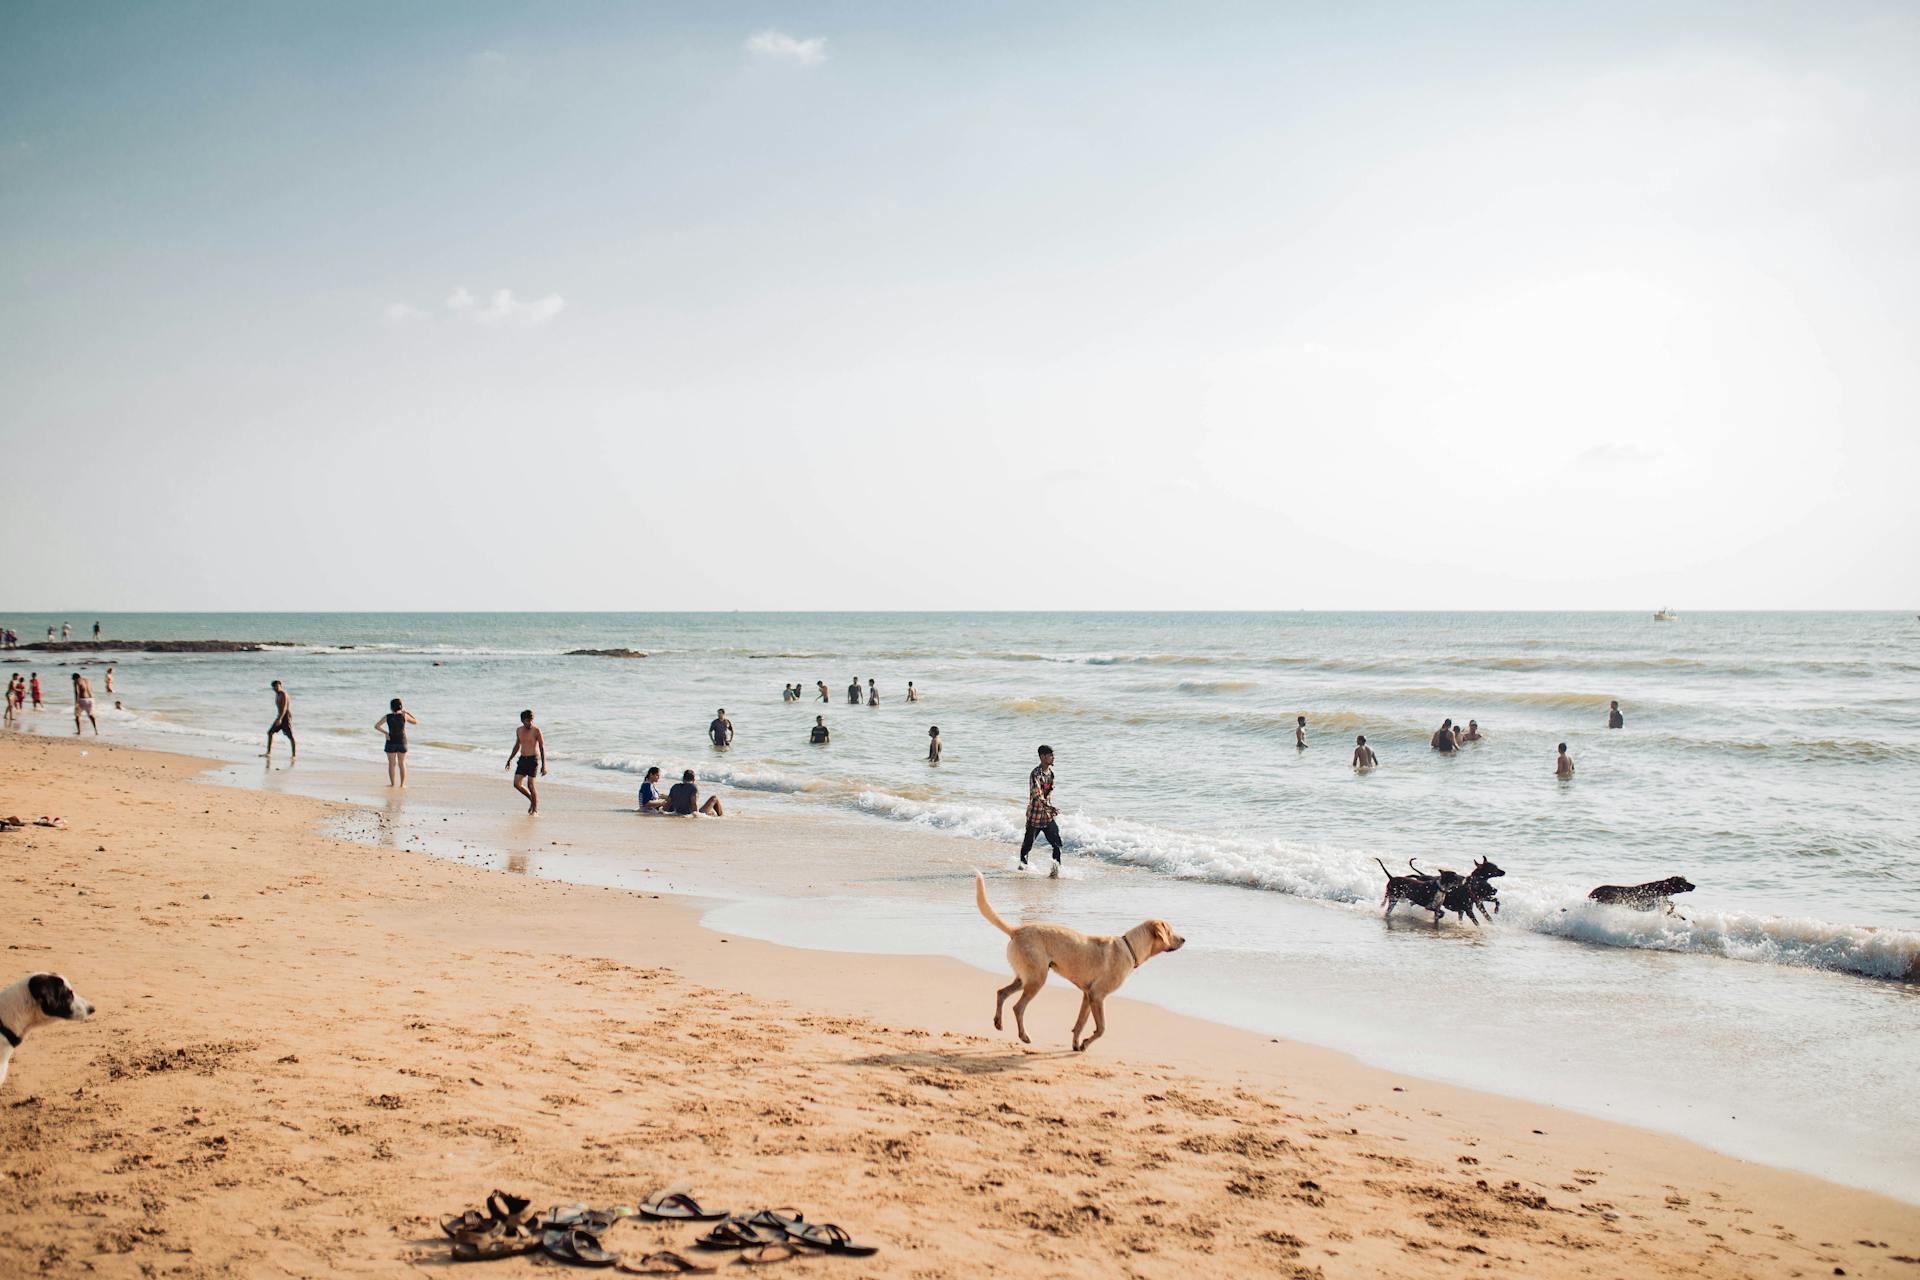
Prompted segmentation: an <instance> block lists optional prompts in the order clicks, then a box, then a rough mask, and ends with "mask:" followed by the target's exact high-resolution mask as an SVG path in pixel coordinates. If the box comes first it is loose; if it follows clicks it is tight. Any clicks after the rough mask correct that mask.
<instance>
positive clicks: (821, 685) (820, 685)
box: [813, 680, 833, 702]
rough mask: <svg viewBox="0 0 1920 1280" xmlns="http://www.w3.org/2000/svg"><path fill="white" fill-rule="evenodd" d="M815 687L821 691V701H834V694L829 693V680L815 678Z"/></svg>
mask: <svg viewBox="0 0 1920 1280" xmlns="http://www.w3.org/2000/svg"><path fill="white" fill-rule="evenodd" d="M813 687H814V688H816V689H818V690H819V691H820V701H822V702H832V701H833V698H832V696H831V695H829V694H828V693H827V682H826V681H825V680H815V681H814V682H813Z"/></svg>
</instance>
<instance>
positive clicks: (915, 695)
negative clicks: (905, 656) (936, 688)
mask: <svg viewBox="0 0 1920 1280" xmlns="http://www.w3.org/2000/svg"><path fill="white" fill-rule="evenodd" d="M907 701H908V702H918V701H920V694H919V692H918V691H917V690H916V689H915V688H914V687H913V681H911V680H909V681H907Z"/></svg>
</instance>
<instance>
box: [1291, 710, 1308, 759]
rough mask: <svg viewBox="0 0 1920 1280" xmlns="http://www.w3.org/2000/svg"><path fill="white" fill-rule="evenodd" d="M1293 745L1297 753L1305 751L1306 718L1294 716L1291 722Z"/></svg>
mask: <svg viewBox="0 0 1920 1280" xmlns="http://www.w3.org/2000/svg"><path fill="white" fill-rule="evenodd" d="M1293 745H1294V749H1295V750H1297V751H1305V750H1306V749H1307V718H1306V717H1305V716H1296V717H1295V718H1294V721H1293Z"/></svg>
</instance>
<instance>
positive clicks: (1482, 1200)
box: [0, 735, 1920, 1277]
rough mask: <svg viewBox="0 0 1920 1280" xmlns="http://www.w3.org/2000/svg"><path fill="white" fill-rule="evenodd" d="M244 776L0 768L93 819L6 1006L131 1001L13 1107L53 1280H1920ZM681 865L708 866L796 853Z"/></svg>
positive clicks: (1806, 1233) (1711, 1195) (42, 869)
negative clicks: (526, 1224) (702, 1245)
mask: <svg viewBox="0 0 1920 1280" xmlns="http://www.w3.org/2000/svg"><path fill="white" fill-rule="evenodd" d="M82 751H84V752H86V754H85V755H84V756H83V755H82V754H81V752H82ZM207 767H208V765H207V763H206V762H204V761H197V760H190V759H185V758H181V757H173V756H164V755H158V754H153V753H145V752H138V751H132V750H124V749H119V748H115V747H112V746H108V745H103V744H101V743H100V742H98V741H96V740H93V739H91V738H89V739H88V740H86V741H84V742H79V743H76V742H73V741H63V740H59V739H56V738H53V737H51V736H48V737H37V736H21V735H8V736H5V737H0V778H4V780H5V786H4V791H3V792H0V794H3V795H4V796H5V799H4V800H3V801H0V809H5V810H6V811H8V812H11V813H18V814H19V815H20V816H22V817H28V818H31V817H34V816H37V815H39V814H42V813H57V814H63V815H64V816H65V817H66V818H67V820H68V823H69V826H68V828H67V829H66V830H58V831H56V830H48V829H44V828H34V827H29V828H27V829H26V830H24V831H14V832H9V833H6V834H4V835H0V851H4V854H5V856H6V859H7V867H8V875H9V879H10V892H9V893H8V894H7V895H6V900H5V904H4V907H0V938H3V939H4V940H5V941H6V943H7V946H8V948H9V950H10V952H11V953H12V959H13V968H14V970H15V973H14V974H12V975H7V976H8V979H9V980H10V979H11V977H13V976H18V975H19V974H22V973H26V972H29V971H31V970H33V969H39V968H45V969H53V970H57V971H60V972H63V973H65V974H66V975H67V976H68V977H69V978H70V979H71V980H72V981H73V982H74V984H75V986H76V987H77V988H79V989H80V990H81V992H82V993H83V994H85V995H86V996H88V997H89V998H90V999H92V1000H93V1001H95V1002H96V1004H98V1005H99V1006H100V1013H99V1015H98V1016H97V1018H96V1019H95V1020H93V1021H91V1022H89V1023H86V1024H82V1025H78V1026H65V1027H46V1028H41V1029H38V1030H36V1031H34V1032H33V1033H32V1034H31V1035H30V1037H29V1038H28V1040H27V1042H26V1044H25V1045H24V1046H23V1047H22V1049H21V1050H20V1051H19V1052H17V1053H16V1055H15V1058H14V1063H13V1071H12V1075H11V1076H10V1078H9V1079H8V1081H7V1083H6V1085H5V1086H4V1087H3V1088H0V1172H4V1175H5V1179H6V1181H5V1185H6V1188H7V1202H6V1207H5V1208H4V1209H0V1250H4V1251H5V1256H8V1257H10V1258H13V1259H16V1260H19V1265H20V1269H21V1270H23V1271H32V1270H34V1269H38V1270H41V1271H44V1272H47V1273H49V1274H74V1273H79V1272H82V1271H85V1270H91V1271H92V1272H94V1273H96V1274H102V1275H109V1276H118V1275H126V1276H134V1275H179V1276H224V1275H233V1276H255V1275H275V1274H285V1275H299V1276H306V1275H330V1274H366V1275H391V1274H393V1273H394V1272H395V1271H397V1270H399V1269H401V1268H402V1267H403V1266H407V1265H412V1266H417V1267H422V1268H430V1267H438V1266H439V1265H441V1263H442V1262H443V1261H444V1259H445V1257H446V1248H445V1245H444V1242H443V1241H442V1240H441V1239H440V1237H439V1233H438V1231H437V1230H436V1228H435V1225H434V1224H435V1222H436V1221H437V1219H438V1218H439V1217H440V1216H441V1215H444V1214H450V1213H453V1212H455V1211H457V1210H458V1209H460V1208H463V1207H465V1206H467V1205H468V1204H471V1203H476V1202H477V1201H478V1199H479V1197H481V1196H482V1195H484V1194H485V1193H486V1192H487V1191H488V1190H489V1189H491V1188H493V1187H495V1186H503V1187H507V1188H510V1189H518V1190H520V1191H521V1192H522V1193H523V1194H527V1195H530V1196H533V1197H534V1198H535V1199H536V1201H537V1202H539V1203H542V1204H547V1203H554V1202H561V1201H569V1200H573V1199H586V1200H589V1201H594V1202H612V1201H637V1200H638V1199H640V1198H641V1197H643V1196H644V1195H646V1194H647V1193H648V1192H649V1191H651V1190H653V1189H654V1188H656V1187H659V1186H661V1185H665V1184H669V1183H678V1182H686V1183H691V1184H692V1185H693V1186H694V1187H695V1188H696V1190H697V1192H698V1193H699V1194H700V1195H701V1197H702V1198H703V1199H705V1200H708V1201H709V1202H712V1203H717V1204H720V1205H726V1206H732V1207H735V1208H752V1207H757V1206H760V1205H763V1204H775V1205H779V1204H792V1205H797V1206H799V1207H801V1208H803V1209H805V1210H806V1211H807V1215H808V1217H809V1218H813V1219H817V1220H828V1221H835V1222H839V1223H841V1224H842V1225H844V1226H846V1227H847V1228H849V1229H850V1230H851V1231H852V1232H853V1233H854V1234H855V1236H856V1237H858V1238H860V1239H863V1240H869V1241H871V1242H873V1243H877V1244H880V1245H881V1246H882V1252H881V1253H880V1254H879V1255H878V1256H876V1257H874V1258H871V1259H865V1260H862V1259H853V1258H812V1259H807V1260H803V1261H801V1262H797V1263H793V1264H789V1265H790V1267H791V1269H792V1270H793V1271H794V1272H795V1273H796V1274H797V1273H799V1272H801V1271H805V1272H807V1273H817V1274H825V1273H827V1272H833V1273H836V1274H845V1275H849V1276H852V1275H860V1276H891V1275H915V1276H961V1275H967V1276H974V1275H981V1274H996V1275H1009V1276H1058V1275H1084V1276H1111V1275H1139V1276H1174V1275H1182V1276H1186V1275H1239V1274H1260V1275H1283V1276H1284V1275H1295V1276H1311V1275H1326V1276H1341V1275H1393V1276H1422V1275H1443V1274H1459V1273H1462V1272H1463V1271H1472V1272H1475V1273H1478V1274H1491V1275H1519V1274H1526V1275H1530V1276H1542V1275H1544V1276H1560V1275H1567V1276H1574V1275H1606V1276H1617V1275H1631V1276H1665V1275H1676V1276H1677V1275H1681V1274H1689V1275H1706V1276H1729V1277H1731V1276H1751V1275H1781V1276H1792V1275H1805V1276H1816V1275H1817V1276H1827V1275H1833V1274H1835V1273H1836V1271H1835V1269H1836V1268H1839V1269H1841V1270H1842V1271H1844V1273H1845V1274H1847V1275H1853V1276H1863V1275H1864V1276H1920V1262H1915V1261H1913V1259H1915V1258H1920V1209H1915V1208H1914V1207H1913V1206H1910V1205H1906V1204H1902V1203H1900V1202H1898V1201H1894V1200H1891V1199H1887V1198H1885V1197H1881V1196H1876V1195H1873V1194H1871V1193H1868V1192H1862V1191H1855V1190H1850V1189H1847V1188H1843V1187H1840V1186H1837V1185H1834V1184H1831V1183H1826V1182H1822V1181H1820V1180H1818V1179H1815V1178H1811V1177H1807V1176H1804V1175H1800V1174H1795V1173H1790V1172H1784V1171H1780V1170H1775V1169H1770V1168H1766V1167H1762V1166H1759V1165H1754V1164H1750V1163H1745V1162H1741V1161H1737V1160H1734V1159H1731V1158H1728V1157H1725V1156H1721V1155H1717V1154H1715V1153H1712V1152H1710V1151H1707V1150H1705V1149H1703V1148H1700V1147H1697V1146H1694V1145H1692V1144H1690V1143H1687V1142H1685V1141H1682V1140H1679V1139H1675V1138H1670V1137H1665V1136H1661V1135H1655V1134H1649V1133H1645V1132H1642V1131H1639V1130H1636V1129H1632V1128H1629V1127H1626V1126H1621V1125H1615V1124H1610V1123H1607V1122H1604V1121H1599V1120H1593V1119H1588V1118H1585V1117H1581V1116H1578V1115H1574V1114H1572V1113H1569V1112H1565V1111H1560V1110H1556V1109H1553V1108H1550V1107H1542V1106H1538V1105H1535V1104H1529V1103H1521V1102H1514V1101H1511V1100H1507V1099H1503V1098H1499V1097H1495V1096H1492V1095H1485V1094H1478V1093H1474V1092H1471V1091H1467V1090H1461V1089H1456V1088H1450V1087H1447V1086H1442V1085H1437V1084H1432V1083H1428V1082H1425V1081H1421V1080H1418V1079H1413V1078H1409V1077H1401V1076H1397V1075H1394V1074H1391V1073H1388V1072H1383V1071H1378V1070H1374V1069H1371V1068H1367V1067H1364V1066H1361V1065H1359V1064H1357V1063H1355V1062H1353V1061H1352V1060H1351V1059H1348V1058H1345V1057H1343V1056H1342V1055H1339V1054H1335V1053H1331V1052H1328V1051H1324V1050H1319V1049H1315V1048H1312V1047H1310V1046H1302V1045H1295V1044H1289V1043H1285V1042H1280V1041H1274V1040H1270V1039H1268V1038H1266V1037H1262V1036H1257V1035H1252V1034H1248V1033H1245V1032H1239V1031H1234V1030H1231V1029H1227V1028H1223V1027H1218V1026H1215V1025H1213V1024H1210V1023H1206V1022H1203V1021H1199V1020H1195V1019H1190V1018H1185V1017H1181V1016H1179V1015H1176V1014H1172V1013H1169V1012H1166V1011H1164V1010H1160V1009H1157V1008H1154V1007H1152V1006H1148V1005H1144V1004H1139V1003H1134V1002H1130V1001H1127V1000H1125V999H1117V1000H1114V1001H1112V1002H1110V1003H1109V1031H1108V1035H1107V1037H1106V1038H1105V1039H1104V1040H1102V1041H1101V1042H1100V1043H1099V1044H1098V1045H1097V1046H1095V1048H1094V1049H1093V1050H1092V1051H1091V1052H1090V1053H1088V1054H1084V1055H1074V1054H1071V1053H1068V1052H1066V1051H1065V1047H1066V1032H1067V1027H1068V1025H1069V1024H1070V1022H1071V1020H1072V1016H1073V1012H1074V1008H1075V1003H1076V1001H1075V997H1074V995H1073V994H1072V993H1071V992H1070V991H1068V990H1066V989H1064V988H1058V987H1055V988H1050V989H1049V990H1048V991H1047V992H1046V993H1045V994H1044V995H1042V996H1041V998H1040V999H1039V1000H1038V1001H1036V1002H1035V1005H1034V1007H1033V1009H1032V1010H1031V1011H1030V1013H1029V1025H1030V1027H1031V1029H1032V1030H1033V1032H1034V1034H1035V1044H1034V1045H1033V1046H1032V1047H1031V1048H1028V1047H1023V1046H1021V1045H1019V1044H1018V1043H1017V1042H1015V1041H1013V1040H1012V1039H1011V1037H1010V1036H1003V1035H998V1034H995V1033H993V1032H992V1029H991V1025H990V1022H989V1015H990V1010H991V1001H992V991H993V987H994V986H995V985H996V983H995V979H994V978H992V977H991V976H988V975H984V974H982V973H981V972H979V971H978V970H976V969H973V968H970V967H968V966H966V965H963V964H961V963H959V962H957V961H947V960H939V959H927V958H911V957H909V958H900V957H876V956H872V955H851V954H842V953H834V952H816V951H797V950H793V949H788V948H781V947H776V946H773V945H770V944H766V943H760V942H755V941H752V940H749V939H744V938H728V937H726V936H724V935H720V934H716V933H713V932H711V931H709V930H706V929H703V928H701V927H700V926H699V924H698V908H699V905H700V904H698V903H696V902H693V901H690V900H685V899H676V898H673V897H671V896H661V897H655V896H652V895H650V894H645V893H635V892H629V891H624V890H617V889H604V888H592V887H585V886H578V885H568V884H565V883H560V882H555V881H546V880H539V879H531V878H526V877H518V876H510V875H504V874H500V873H498V872H493V871H487V870H482V869H477V868H474V867H470V866H462V865H459V864H456V863H451V862H447V861H443V860H436V859H431V858H428V857H426V856H424V855H422V854H418V853H412V852H407V851H404V850H394V849H382V848H368V847H366V846H362V845H356V844H348V843H344V842H340V841H336V840H330V839H327V838H325V837H324V836H322V835H321V834H319V831H320V829H321V827H322V825H323V824H325V823H326V822H328V821H330V820H331V821H334V822H339V821H341V820H343V819H344V818H346V817H348V816H349V815H348V813H347V811H346V810H345V808H344V807H343V806H340V805H327V804H323V803H321V802H318V801H312V800H307V799H303V798H298V797H292V796H288V795H285V794H275V793H271V792H261V791H245V790H238V789H232V788H224V787H213V786H204V785H198V784H196V783H195V782H194V779H195V777H196V775H197V774H198V773H199V772H201V771H202V770H204V769H206V768H207ZM502 789H503V790H504V785H503V788H502ZM506 799H510V797H505V798H503V804H504V803H505V800H506ZM555 818H559V819H561V821H558V822H554V823H553V826H554V830H553V831H552V836H551V838H552V839H553V840H555V841H563V840H564V839H565V832H564V827H563V825H562V823H563V821H564V815H553V814H549V815H543V816H542V818H541V819H540V821H542V822H549V821H553V820H554V819H555ZM657 829H658V830H659V831H660V832H661V834H660V835H659V836H658V837H650V838H655V839H657V841H658V848H657V858H656V859H655V861H656V862H657V863H658V864H659V865H660V866H662V867H663V868H665V869H669V870H670V868H671V865H672V862H673V860H674V859H676V858H689V857H696V856H700V853H701V850H702V848H705V849H707V850H711V848H712V847H713V845H714V844H715V843H716V842H717V841H726V840H740V839H746V838H752V839H755V840H760V841H768V840H776V841H777V839H778V827H777V824H767V823H753V824H740V825H739V826H738V827H731V826H728V825H727V824H724V823H704V824H694V823H684V824H676V823H668V822H666V821H664V820H662V821H661V822H660V824H659V827H658V828H657ZM695 829H697V830H698V839H697V841H696V840H694V838H693V837H692V832H693V830H695ZM649 830H650V831H651V830H653V828H651V827H650V828H649ZM683 831H684V832H686V834H684V835H683V834H681V833H682V832H683ZM964 891H965V890H962V892H964ZM1003 909H1004V904H1003ZM1116 923H1117V924H1125V923H1131V922H1130V921H1128V922H1116ZM850 927H857V922H850ZM982 927H983V928H985V927H986V926H984V925H983V926H982ZM1177 959H1178V957H1168V958H1166V959H1165V960H1161V961H1156V962H1155V963H1177ZM1356 1016H1364V1012H1363V1011H1359V1010H1356ZM1463 1033H1464V1032H1463ZM694 1234H695V1232H694V1231H693V1230H691V1229H689V1228H685V1227H679V1228H664V1227H652V1226H643V1225H639V1224H633V1223H628V1224H622V1225H621V1226H619V1227H618V1228H616V1229H615V1230H614V1231H613V1232H612V1233H610V1234H609V1236H608V1244H609V1246H610V1247H613V1248H617V1249H626V1248H633V1249H639V1250H640V1251H643V1252H644V1251H646V1250H648V1249H651V1248H657V1247H662V1246H667V1245H673V1246H676V1247H678V1246H684V1245H685V1244H687V1243H688V1242H690V1240H691V1239H692V1237H693V1235H694ZM545 1265H547V1264H546V1263H544V1262H541V1261H535V1260H519V1261H508V1262H500V1263H494V1264H491V1265H490V1267H489V1268H488V1274H504V1275H512V1274H525V1273H527V1272H530V1271H532V1270H534V1269H535V1268H539V1267H543V1266H545Z"/></svg>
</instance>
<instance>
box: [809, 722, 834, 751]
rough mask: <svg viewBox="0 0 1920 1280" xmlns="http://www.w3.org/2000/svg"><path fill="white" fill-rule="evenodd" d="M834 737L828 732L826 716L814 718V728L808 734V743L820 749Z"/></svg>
mask: <svg viewBox="0 0 1920 1280" xmlns="http://www.w3.org/2000/svg"><path fill="white" fill-rule="evenodd" d="M832 737H833V735H832V734H830V733H828V732H827V718H826V717H825V716H815V717H814V718H813V728H812V730H811V731H810V732H809V733H808V734H807V741H808V742H811V743H812V744H813V745H814V746H816V747H819V746H825V745H826V744H827V742H828V741H830V740H831V739H832Z"/></svg>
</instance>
